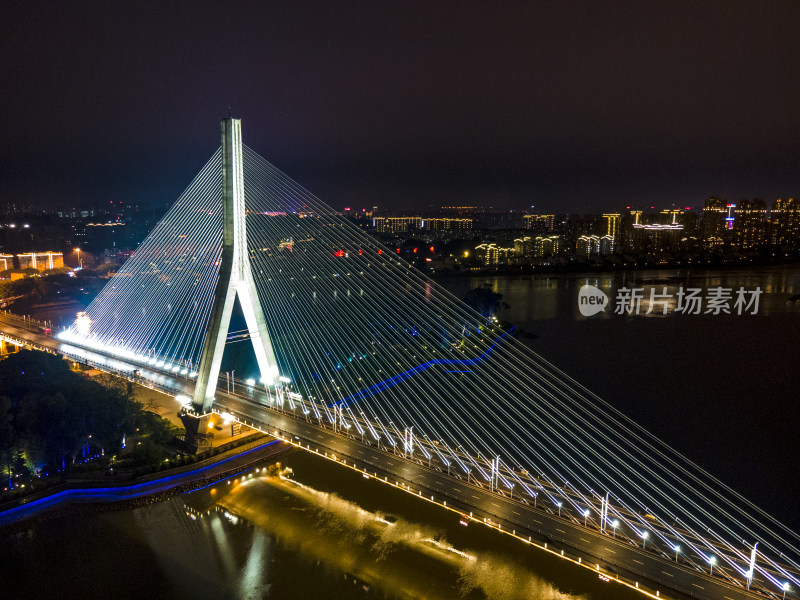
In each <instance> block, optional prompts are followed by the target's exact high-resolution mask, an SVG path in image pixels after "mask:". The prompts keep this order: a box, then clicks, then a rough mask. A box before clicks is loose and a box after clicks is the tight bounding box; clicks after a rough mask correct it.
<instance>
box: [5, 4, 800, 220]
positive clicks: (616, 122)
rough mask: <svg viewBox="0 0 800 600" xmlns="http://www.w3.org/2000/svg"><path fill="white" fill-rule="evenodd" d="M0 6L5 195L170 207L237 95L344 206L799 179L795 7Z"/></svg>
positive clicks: (558, 201) (567, 197)
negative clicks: (1, 7)
mask: <svg viewBox="0 0 800 600" xmlns="http://www.w3.org/2000/svg"><path fill="white" fill-rule="evenodd" d="M223 6H224V7H225V8H221V7H223ZM2 18H3V22H4V27H3V35H2V36H0V48H1V50H0V65H1V69H2V70H1V71H0V74H1V75H2V88H3V92H2V94H0V115H1V116H0V119H2V135H1V136H0V186H1V187H0V203H5V202H29V203H33V204H35V205H39V206H42V207H49V208H53V207H69V206H86V205H89V204H92V203H98V202H104V201H108V200H121V201H126V202H128V201H132V202H136V201H138V202H143V203H159V204H164V203H168V202H171V201H173V200H174V199H175V198H176V197H177V196H178V194H179V193H180V192H181V191H182V190H183V188H184V187H186V185H187V184H188V183H189V181H190V180H191V178H192V176H193V175H194V174H195V173H196V172H197V171H198V170H199V169H200V168H201V167H202V166H203V164H204V163H205V161H206V160H207V159H208V157H209V156H210V155H211V154H212V153H213V152H214V150H215V149H216V147H217V145H218V143H219V139H218V138H219V126H218V120H219V119H220V118H221V117H224V116H227V114H228V107H231V110H232V114H233V116H237V117H240V118H242V119H243V128H244V136H245V143H247V144H248V145H249V146H251V147H252V148H254V149H255V150H257V151H258V152H259V153H261V154H262V155H263V156H265V157H266V158H268V159H269V160H271V161H272V162H273V163H275V164H276V165H278V166H279V167H280V168H282V169H283V170H284V171H286V172H288V173H289V174H290V175H292V176H293V177H294V178H295V179H297V180H299V181H300V182H301V183H302V184H304V185H305V186H306V187H308V188H309V189H310V190H311V191H313V192H315V193H316V194H317V195H318V196H320V197H321V198H322V199H323V200H325V201H326V202H328V203H329V204H331V205H333V206H334V207H337V208H338V207H343V206H346V205H352V206H354V207H362V206H372V205H374V204H377V205H379V206H383V207H390V206H391V207H393V208H396V209H398V208H404V207H408V209H409V210H416V209H421V208H424V207H427V206H428V205H436V206H438V205H441V204H479V205H484V206H494V207H502V208H519V209H522V208H525V207H530V206H531V205H535V207H536V210H543V211H548V212H549V211H570V212H572V211H577V212H584V211H601V210H608V209H623V208H624V207H625V205H629V204H630V205H635V206H636V207H642V208H647V207H649V206H650V205H655V206H656V207H657V208H666V207H669V206H672V205H679V206H698V205H701V204H702V202H703V200H704V199H705V198H707V197H708V196H710V195H721V196H723V197H726V198H728V199H731V200H737V199H739V198H746V197H763V198H765V199H766V200H768V202H771V200H773V199H774V198H776V197H779V196H797V195H798V194H800V177H799V176H798V165H799V164H800V109H798V106H799V105H800V34H798V31H800V27H798V26H800V3H796V2H783V1H777V0H776V1H773V2H743V1H742V2H695V1H692V2H661V3H652V2H641V1H633V2H611V3H606V2H586V3H581V2H550V3H541V4H536V3H514V4H511V3H508V4H503V6H502V7H498V6H495V5H494V3H477V2H475V3H468V2H467V3H465V2H454V3H447V2H435V3H431V2H420V3H411V2H403V3H391V4H390V3H386V2H373V3H367V2H364V3H353V4H349V3H344V2H326V3H318V4H316V3H304V2H251V3H236V2H226V3H219V5H218V6H217V5H215V4H212V3H204V2H195V3H165V2H157V3H151V4H148V3H143V2H135V3H134V2H130V3H119V2H104V3H100V2H96V3H83V2H65V3H56V2H48V3H44V2H42V3H31V2H15V3H8V2H7V3H5V4H4V8H3V10H2Z"/></svg>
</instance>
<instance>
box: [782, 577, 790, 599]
mask: <svg viewBox="0 0 800 600" xmlns="http://www.w3.org/2000/svg"><path fill="white" fill-rule="evenodd" d="M781 589H782V590H783V598H784V600H786V592H788V591H789V582H788V581H784V582H783V585H782V586H781Z"/></svg>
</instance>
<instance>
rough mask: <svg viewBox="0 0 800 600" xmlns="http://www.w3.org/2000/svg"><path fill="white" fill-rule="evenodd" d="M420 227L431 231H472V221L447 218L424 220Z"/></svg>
mask: <svg viewBox="0 0 800 600" xmlns="http://www.w3.org/2000/svg"><path fill="white" fill-rule="evenodd" d="M420 227H421V228H422V229H427V230H430V231H468V230H470V229H472V219H459V218H447V217H445V218H432V219H423V220H422V221H421V223H420Z"/></svg>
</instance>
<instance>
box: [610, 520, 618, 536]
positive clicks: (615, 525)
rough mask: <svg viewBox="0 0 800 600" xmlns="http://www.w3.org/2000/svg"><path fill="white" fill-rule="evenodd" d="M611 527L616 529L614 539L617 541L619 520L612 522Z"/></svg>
mask: <svg viewBox="0 0 800 600" xmlns="http://www.w3.org/2000/svg"><path fill="white" fill-rule="evenodd" d="M611 527H612V528H613V529H614V539H616V538H617V527H619V520H618V519H614V520H613V521H611Z"/></svg>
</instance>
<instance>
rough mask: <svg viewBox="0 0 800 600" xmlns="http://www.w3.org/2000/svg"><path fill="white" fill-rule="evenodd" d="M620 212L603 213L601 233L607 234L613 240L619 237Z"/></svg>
mask: <svg viewBox="0 0 800 600" xmlns="http://www.w3.org/2000/svg"><path fill="white" fill-rule="evenodd" d="M619 225H620V214H619V213H606V214H604V215H603V235H609V236H611V237H612V238H614V240H617V239H618V237H619Z"/></svg>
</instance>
